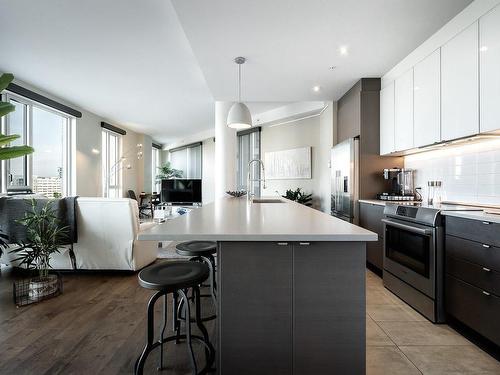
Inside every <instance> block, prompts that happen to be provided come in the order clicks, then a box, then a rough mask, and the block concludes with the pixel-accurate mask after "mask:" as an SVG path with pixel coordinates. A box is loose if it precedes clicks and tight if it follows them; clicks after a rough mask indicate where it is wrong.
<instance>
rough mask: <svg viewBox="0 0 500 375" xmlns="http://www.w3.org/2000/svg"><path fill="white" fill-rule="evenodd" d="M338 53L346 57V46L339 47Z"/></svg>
mask: <svg viewBox="0 0 500 375" xmlns="http://www.w3.org/2000/svg"><path fill="white" fill-rule="evenodd" d="M339 53H340V54H341V55H342V56H346V55H347V53H348V51H347V46H340V47H339Z"/></svg>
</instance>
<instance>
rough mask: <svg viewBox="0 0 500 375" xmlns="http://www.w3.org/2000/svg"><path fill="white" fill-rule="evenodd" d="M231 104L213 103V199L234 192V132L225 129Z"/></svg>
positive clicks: (235, 151) (235, 150) (235, 158)
mask: <svg viewBox="0 0 500 375" xmlns="http://www.w3.org/2000/svg"><path fill="white" fill-rule="evenodd" d="M232 105H233V102H221V101H216V102H215V173H214V174H215V198H218V197H222V196H224V194H225V192H226V191H228V190H236V162H237V144H236V130H235V129H231V128H228V127H227V114H228V112H229V109H230V108H231V106H232Z"/></svg>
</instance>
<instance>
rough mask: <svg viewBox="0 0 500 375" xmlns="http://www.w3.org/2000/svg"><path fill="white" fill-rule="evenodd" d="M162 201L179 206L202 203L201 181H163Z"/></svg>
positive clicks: (188, 179)
mask: <svg viewBox="0 0 500 375" xmlns="http://www.w3.org/2000/svg"><path fill="white" fill-rule="evenodd" d="M161 201H162V202H164V203H172V204H178V205H180V204H191V205H192V204H195V203H201V179H197V178H176V179H172V180H162V181H161Z"/></svg>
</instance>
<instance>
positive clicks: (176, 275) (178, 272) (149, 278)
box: [134, 261, 215, 375]
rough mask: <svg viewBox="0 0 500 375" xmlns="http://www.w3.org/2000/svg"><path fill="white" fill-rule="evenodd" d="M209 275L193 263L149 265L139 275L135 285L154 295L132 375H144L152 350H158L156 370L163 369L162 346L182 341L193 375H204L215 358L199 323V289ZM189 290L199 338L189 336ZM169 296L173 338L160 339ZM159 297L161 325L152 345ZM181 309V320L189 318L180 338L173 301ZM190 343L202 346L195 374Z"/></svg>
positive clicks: (207, 268)
mask: <svg viewBox="0 0 500 375" xmlns="http://www.w3.org/2000/svg"><path fill="white" fill-rule="evenodd" d="M209 275H210V271H209V267H208V266H207V265H206V264H204V263H196V262H191V261H178V262H163V263H159V264H155V265H152V266H150V267H147V268H145V269H143V270H142V271H141V272H139V276H138V277H139V284H140V285H141V286H142V287H143V288H147V289H154V290H157V292H156V293H155V294H154V295H153V296H152V297H151V298H150V300H149V302H148V310H147V311H148V321H147V341H146V346H145V347H144V349H143V351H142V354H141V355H140V357H139V358H138V359H137V361H136V364H135V369H134V371H135V374H136V375H142V374H143V371H144V363H145V362H146V359H147V357H148V355H149V353H151V351H152V350H153V349H155V348H156V347H158V346H159V347H160V361H159V366H158V369H159V370H161V369H163V344H164V343H167V342H170V341H175V342H177V343H178V342H179V340H181V339H185V340H186V342H187V347H188V355H189V358H190V361H191V365H192V367H193V374H205V373H207V372H208V371H209V370H210V368H211V366H212V363H213V362H214V358H215V350H214V348H213V346H212V344H211V343H210V339H209V337H208V332H207V329H206V328H205V326H204V325H203V322H202V320H201V307H200V289H199V287H198V286H199V285H200V284H201V283H202V282H204V281H205V280H206V279H207V278H208V276H209ZM188 289H193V294H194V304H195V318H194V322H196V325H197V327H198V328H199V330H200V331H201V333H202V334H203V337H201V336H197V335H192V334H191V322H192V321H193V320H192V319H191V314H190V308H191V307H190V304H189V299H188V297H187V290H188ZM170 293H172V294H173V300H174V303H173V322H174V331H175V334H174V335H172V336H168V337H164V334H165V328H166V325H167V295H168V294H170ZM162 296H163V321H162V326H161V335H160V338H159V339H158V341H154V340H155V338H154V336H155V334H154V306H155V303H156V301H157V300H158V299H159V298H160V297H162ZM178 297H180V301H181V303H182V304H183V307H184V316H185V317H189V319H185V329H186V332H185V334H182V335H181V334H180V321H179V319H178V317H177V304H176V302H175V301H177V298H178ZM192 340H196V341H198V342H200V343H201V344H203V345H204V346H205V357H206V364H205V366H204V367H203V369H202V370H201V371H200V372H199V373H198V367H197V364H196V359H195V356H194V352H193V347H192Z"/></svg>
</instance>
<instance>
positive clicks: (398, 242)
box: [382, 218, 436, 299]
mask: <svg viewBox="0 0 500 375" xmlns="http://www.w3.org/2000/svg"><path fill="white" fill-rule="evenodd" d="M382 222H383V223H384V232H385V236H384V269H385V270H386V271H388V272H390V273H391V274H393V275H394V276H396V277H398V278H399V279H401V280H403V281H404V282H406V283H407V284H409V285H411V286H412V287H414V288H416V289H418V290H419V291H421V292H422V293H424V294H426V295H427V296H429V297H431V298H433V299H434V298H435V294H436V288H435V278H436V275H435V264H436V247H435V236H436V233H435V229H434V228H432V227H428V226H425V225H421V224H416V223H410V222H406V221H402V220H396V219H389V218H386V219H382Z"/></svg>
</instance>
